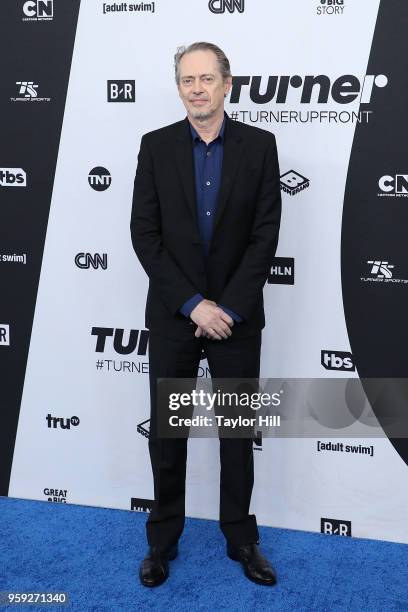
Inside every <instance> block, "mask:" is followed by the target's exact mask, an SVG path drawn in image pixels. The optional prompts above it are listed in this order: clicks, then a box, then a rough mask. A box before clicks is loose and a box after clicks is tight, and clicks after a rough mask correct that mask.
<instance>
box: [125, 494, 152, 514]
mask: <svg viewBox="0 0 408 612" xmlns="http://www.w3.org/2000/svg"><path fill="white" fill-rule="evenodd" d="M152 507H153V500H152V499H143V498H141V497H132V498H131V500H130V509H131V510H135V511H136V512H151V509H152Z"/></svg>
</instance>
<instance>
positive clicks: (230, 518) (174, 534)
mask: <svg viewBox="0 0 408 612" xmlns="http://www.w3.org/2000/svg"><path fill="white" fill-rule="evenodd" d="M203 348H204V351H205V353H206V357H207V360H208V366H209V369H210V373H211V377H212V378H252V379H257V378H259V365H260V351H261V331H259V332H258V333H257V334H256V335H253V336H249V337H246V338H240V339H234V331H233V330H232V336H230V337H229V338H228V339H227V340H209V339H206V338H195V337H194V336H193V337H192V338H191V339H189V340H181V341H178V340H173V339H169V338H165V337H163V336H160V335H157V334H155V333H152V332H150V336H149V372H150V374H149V377H150V400H151V403H150V438H149V453H150V459H151V464H152V471H153V481H154V498H155V499H154V504H153V508H152V511H151V513H150V514H149V517H148V520H147V523H146V532H147V540H148V543H149V545H150V546H158V547H160V548H163V549H166V548H168V547H170V546H172V545H173V544H175V543H176V542H177V541H178V539H179V537H180V536H181V534H182V531H183V528H184V520H185V481H186V461H187V441H188V440H187V439H186V438H159V437H158V436H157V435H156V433H155V431H156V425H157V379H158V378H197V373H198V367H199V363H200V357H201V356H202V350H203ZM219 445H220V446H219V448H220V464H221V472H220V508H219V518H220V528H221V531H222V532H223V534H224V536H225V537H226V539H227V540H229V541H230V542H231V543H232V544H234V545H236V546H239V545H241V544H246V543H249V542H257V541H258V540H259V533H258V527H257V523H256V518H255V515H254V514H251V515H250V514H248V512H249V505H250V501H251V494H252V488H253V483H254V458H253V439H251V438H220V439H219Z"/></svg>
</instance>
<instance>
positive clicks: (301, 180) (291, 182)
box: [280, 170, 310, 196]
mask: <svg viewBox="0 0 408 612" xmlns="http://www.w3.org/2000/svg"><path fill="white" fill-rule="evenodd" d="M309 185H310V181H309V179H308V178H306V177H305V176H303V175H302V174H299V172H296V170H289V171H288V172H285V174H282V175H281V177H280V188H281V190H282V191H284V192H285V193H288V194H289V195H290V196H294V195H296V194H297V193H299V192H300V191H303V190H304V189H307V187H309Z"/></svg>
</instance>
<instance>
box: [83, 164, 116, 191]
mask: <svg viewBox="0 0 408 612" xmlns="http://www.w3.org/2000/svg"><path fill="white" fill-rule="evenodd" d="M88 183H89V184H90V186H91V187H92V189H95V191H106V189H108V187H110V185H111V183H112V177H111V175H110V172H109V170H107V169H106V168H103V167H102V166H96V168H92V170H91V171H90V173H89V174H88Z"/></svg>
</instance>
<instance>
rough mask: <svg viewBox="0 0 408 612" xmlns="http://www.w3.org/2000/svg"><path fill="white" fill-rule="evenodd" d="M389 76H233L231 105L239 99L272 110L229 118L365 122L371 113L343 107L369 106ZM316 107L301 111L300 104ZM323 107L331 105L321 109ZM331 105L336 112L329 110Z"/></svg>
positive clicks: (255, 111) (366, 110)
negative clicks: (290, 106) (286, 107)
mask: <svg viewBox="0 0 408 612" xmlns="http://www.w3.org/2000/svg"><path fill="white" fill-rule="evenodd" d="M387 84H388V77H387V76H386V75H384V74H378V75H373V74H367V75H365V76H363V77H362V78H359V77H357V76H355V75H353V74H343V75H341V76H338V77H337V78H332V77H330V76H329V75H326V74H318V75H305V76H300V75H298V74H295V75H270V76H258V75H257V76H250V75H245V76H235V77H233V79H232V87H231V93H230V99H229V102H230V104H239V103H240V100H241V96H242V97H243V99H244V100H245V101H249V102H251V103H253V104H254V105H259V106H264V105H267V104H270V103H273V106H274V108H273V110H267V109H266V110H254V111H252V110H250V111H249V110H245V111H244V110H241V109H240V110H236V111H232V112H231V113H230V115H231V118H232V119H240V120H241V121H244V122H249V123H257V122H260V123H262V122H265V123H272V122H276V123H315V122H317V123H350V122H351V123H368V122H369V119H370V116H371V114H372V112H373V111H371V110H370V109H369V108H363V109H362V110H358V111H349V110H343V109H345V108H346V105H349V104H352V103H356V104H355V107H356V108H357V109H358V107H359V105H369V104H370V103H371V100H372V98H373V96H374V95H375V93H376V92H377V90H378V89H381V88H384V87H386V85H387ZM283 104H285V105H289V104H293V105H296V107H297V108H296V109H294V110H286V109H285V110H279V108H277V106H278V107H279V105H283ZM311 104H313V105H318V107H317V109H316V110H303V109H300V110H299V108H298V106H299V105H301V106H302V105H311ZM322 105H326V106H330V109H328V110H322V109H321V108H322ZM333 105H335V106H338V107H339V109H338V110H336V108H332V107H333Z"/></svg>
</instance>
